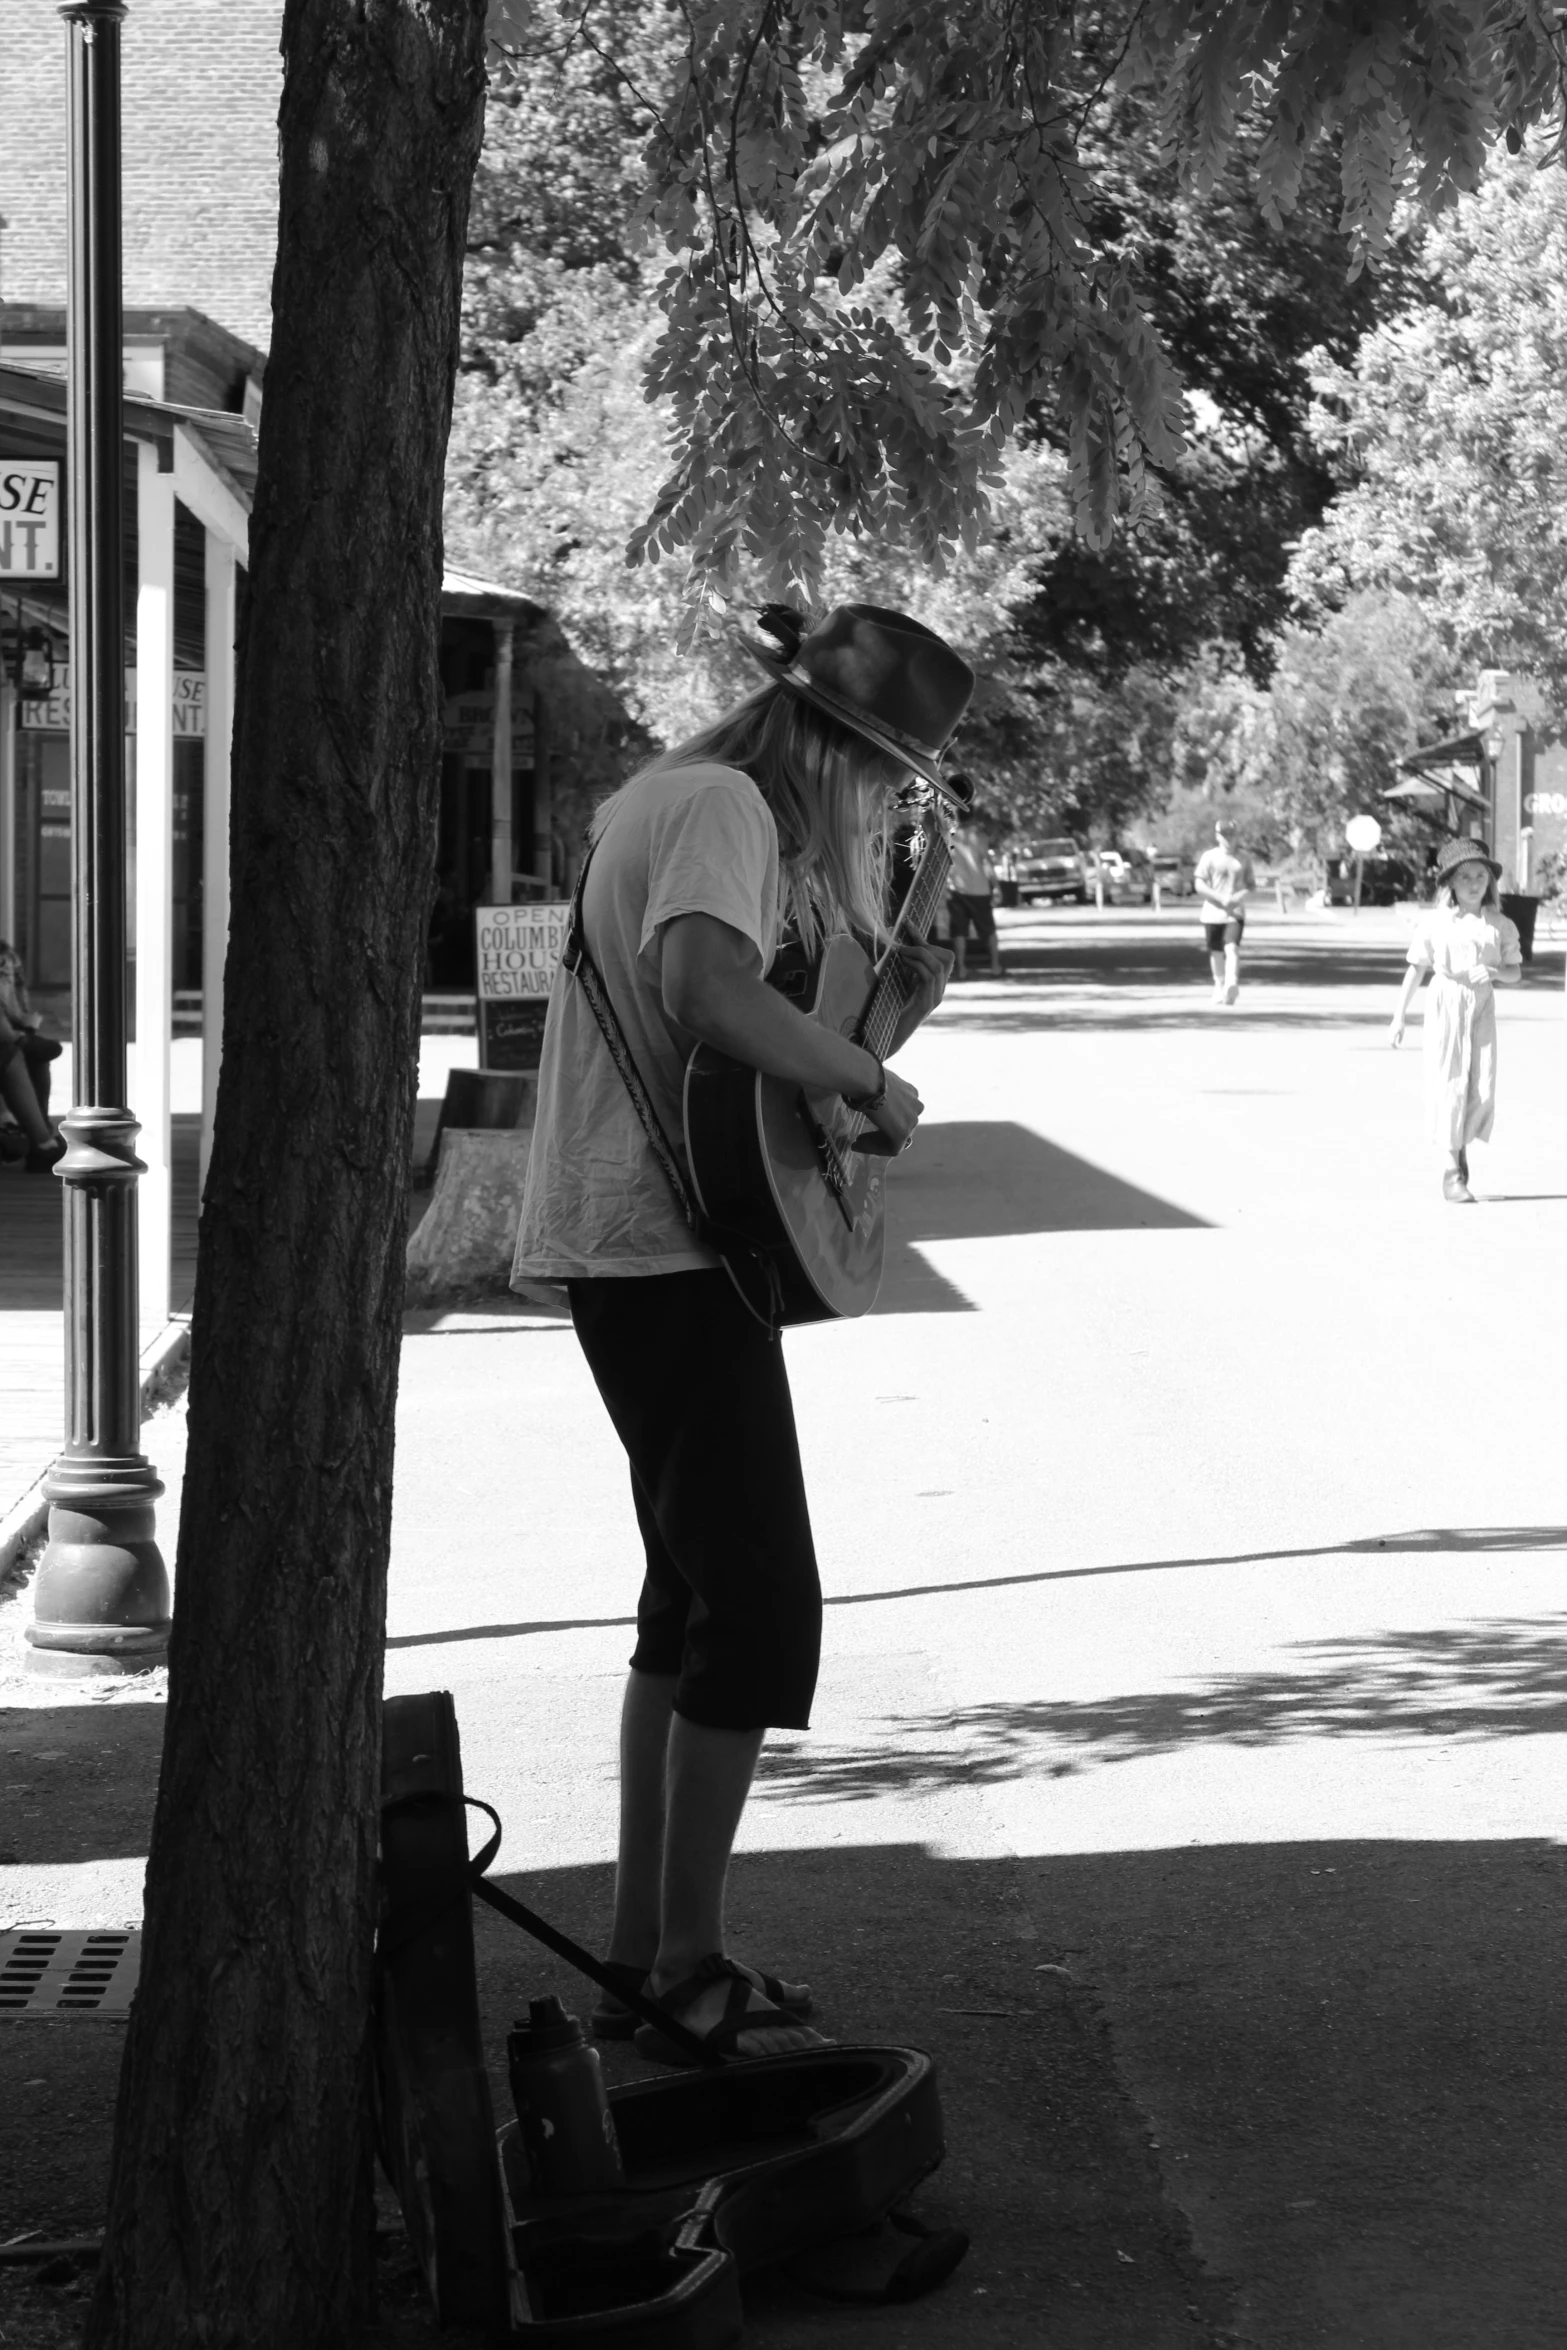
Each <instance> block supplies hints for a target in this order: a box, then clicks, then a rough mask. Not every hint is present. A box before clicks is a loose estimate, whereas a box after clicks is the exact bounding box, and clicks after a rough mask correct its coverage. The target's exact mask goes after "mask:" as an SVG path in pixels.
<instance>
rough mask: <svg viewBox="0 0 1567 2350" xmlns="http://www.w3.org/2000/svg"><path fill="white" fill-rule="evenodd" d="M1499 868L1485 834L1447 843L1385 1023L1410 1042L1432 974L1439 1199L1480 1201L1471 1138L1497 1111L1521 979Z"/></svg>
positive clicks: (1432, 1090) (1429, 1065) (1429, 1098)
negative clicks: (1506, 1016)
mask: <svg viewBox="0 0 1567 2350" xmlns="http://www.w3.org/2000/svg"><path fill="white" fill-rule="evenodd" d="M1501 872H1502V868H1501V867H1500V865H1498V864H1497V863H1496V861H1495V859H1494V858H1493V857H1492V856H1491V855H1490V853H1489V851H1488V850H1487V848H1486V845H1485V843H1484V841H1480V840H1450V841H1447V842H1445V843H1444V845H1443V847H1442V850H1441V853H1440V855H1439V856H1438V858H1437V863H1436V885H1437V891H1436V896H1437V902H1436V904H1435V906H1433V907H1432V909H1431V911H1430V913H1428V914H1426V915H1424V916H1422V918H1421V920H1420V921H1419V923H1418V924H1417V925H1416V928H1415V934H1414V936H1413V938H1411V940H1410V942H1409V958H1408V964H1409V967H1408V969H1407V970H1406V971H1405V973H1404V983H1403V986H1402V987H1401V988H1400V990H1399V997H1398V1006H1397V1009H1396V1010H1395V1012H1394V1014H1393V1018H1392V1022H1391V1025H1390V1027H1389V1030H1388V1041H1389V1043H1390V1044H1392V1045H1394V1046H1395V1047H1396V1046H1398V1045H1401V1044H1402V1043H1403V1041H1404V1029H1405V1026H1406V1024H1407V1022H1408V1019H1409V1013H1410V1007H1411V1006H1412V1005H1413V1003H1414V1000H1415V993H1416V990H1417V989H1418V988H1419V986H1420V982H1421V980H1422V979H1423V978H1424V977H1425V975H1426V974H1427V973H1428V972H1429V973H1430V976H1431V986H1430V991H1429V993H1428V995H1427V997H1426V1011H1425V1020H1424V1031H1425V1033H1424V1037H1423V1043H1424V1048H1425V1080H1426V1116H1427V1120H1428V1123H1429V1127H1430V1133H1431V1139H1432V1141H1433V1142H1434V1143H1436V1144H1437V1145H1438V1146H1439V1148H1440V1149H1441V1151H1442V1152H1443V1155H1444V1157H1445V1160H1446V1165H1445V1167H1444V1169H1443V1173H1442V1197H1443V1198H1444V1199H1445V1200H1450V1201H1452V1202H1453V1204H1454V1205H1455V1206H1461V1207H1467V1206H1469V1205H1471V1204H1472V1203H1473V1200H1474V1193H1473V1192H1472V1191H1471V1190H1470V1188H1469V1145H1470V1144H1471V1143H1472V1142H1489V1140H1490V1138H1491V1128H1492V1125H1493V1124H1494V1122H1495V1117H1496V997H1495V990H1496V989H1497V988H1498V987H1514V986H1516V985H1517V984H1518V982H1519V981H1520V980H1521V979H1522V977H1523V951H1522V947H1521V945H1520V943H1519V938H1518V932H1517V928H1516V926H1515V925H1514V924H1513V923H1511V922H1509V921H1508V919H1507V916H1506V915H1505V914H1504V913H1502V912H1501V910H1500V908H1499V906H1498V904H1497V898H1496V885H1497V882H1498V881H1499V880H1500V878H1501Z"/></svg>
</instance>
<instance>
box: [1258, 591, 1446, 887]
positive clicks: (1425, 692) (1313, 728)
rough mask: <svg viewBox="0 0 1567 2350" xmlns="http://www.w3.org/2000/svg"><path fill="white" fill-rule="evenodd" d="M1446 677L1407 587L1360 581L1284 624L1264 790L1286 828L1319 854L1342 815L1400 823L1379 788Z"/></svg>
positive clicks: (1434, 636)
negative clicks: (1384, 590)
mask: <svg viewBox="0 0 1567 2350" xmlns="http://www.w3.org/2000/svg"><path fill="white" fill-rule="evenodd" d="M1453 682H1454V681H1453V669H1452V656H1451V654H1450V652H1449V651H1448V649H1447V647H1446V646H1445V645H1444V643H1443V641H1442V638H1441V636H1440V634H1439V633H1438V631H1437V629H1436V628H1435V627H1434V626H1433V624H1432V622H1431V619H1430V617H1429V615H1428V614H1427V613H1426V612H1425V610H1424V609H1423V607H1422V606H1420V605H1419V604H1417V603H1415V602H1414V601H1412V600H1411V599H1410V598H1408V597H1400V596H1391V595H1385V594H1379V593H1373V592H1369V591H1362V592H1361V593H1359V594H1357V595H1354V596H1352V597H1350V599H1349V601H1348V602H1347V603H1346V604H1345V605H1344V606H1343V608H1342V610H1340V611H1338V612H1335V613H1332V614H1330V615H1329V616H1328V617H1327V618H1326V619H1325V620H1324V621H1323V622H1322V623H1321V624H1320V625H1319V626H1316V627H1297V628H1290V629H1286V630H1285V631H1284V634H1283V636H1282V637H1281V639H1280V642H1279V656H1278V662H1277V666H1276V668H1275V670H1274V674H1273V680H1272V685H1271V688H1270V691H1269V696H1268V699H1269V704H1270V709H1271V718H1272V730H1273V737H1274V745H1275V751H1274V762H1275V763H1274V767H1273V774H1272V796H1273V801H1274V805H1275V807H1276V808H1277V810H1278V813H1279V816H1280V817H1281V819H1282V820H1283V822H1284V823H1285V824H1286V825H1287V826H1288V827H1289V828H1290V831H1291V833H1292V836H1293V837H1294V838H1295V839H1296V840H1298V841H1300V842H1302V843H1304V844H1306V845H1309V846H1310V847H1312V848H1314V849H1316V850H1317V851H1318V852H1319V853H1322V854H1327V853H1329V852H1331V851H1334V850H1337V849H1339V848H1341V847H1342V845H1343V827H1344V823H1345V821H1346V819H1347V818H1348V817H1350V816H1354V815H1374V816H1376V817H1378V818H1379V819H1380V820H1381V821H1382V823H1383V824H1384V825H1386V826H1388V827H1390V828H1392V829H1394V830H1397V831H1400V832H1402V831H1403V830H1404V829H1405V827H1406V824H1407V820H1406V819H1402V818H1401V817H1400V816H1399V814H1398V812H1397V807H1396V803H1394V806H1393V807H1392V808H1390V807H1389V805H1388V803H1387V802H1386V800H1385V799H1384V797H1383V795H1384V793H1385V792H1387V791H1388V789H1389V788H1390V787H1391V786H1392V785H1393V784H1395V783H1397V782H1398V780H1399V767H1398V763H1399V760H1400V759H1401V758H1403V757H1404V755H1405V754H1406V753H1407V752H1409V751H1412V750H1413V749H1414V748H1415V745H1416V744H1417V743H1418V742H1419V741H1420V740H1421V739H1422V737H1424V738H1425V739H1427V740H1429V733H1428V729H1429V727H1430V724H1431V718H1432V713H1433V712H1434V711H1435V710H1437V709H1438V708H1439V707H1440V706H1441V705H1442V703H1443V702H1444V700H1446V701H1447V702H1448V703H1449V706H1450V701H1451V688H1452V684H1453Z"/></svg>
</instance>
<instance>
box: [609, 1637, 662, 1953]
mask: <svg viewBox="0 0 1567 2350" xmlns="http://www.w3.org/2000/svg"><path fill="white" fill-rule="evenodd" d="M676 1686H677V1684H676V1679H675V1676H674V1674H673V1673H669V1674H664V1673H639V1672H637V1671H636V1670H635V1669H633V1670H632V1671H631V1672H630V1673H628V1674H627V1676H626V1694H625V1697H624V1699H623V1700H622V1702H621V1708H620V1857H619V1861H618V1863H617V1865H616V1869H615V1923H614V1926H613V1929H612V1931H611V1934H610V1941H609V1955H610V1957H611V1958H612V1959H614V1960H615V1961H616V1963H617V1964H618V1965H621V1966H637V1967H642V1968H644V1969H646V1968H649V1967H651V1966H652V1964H653V1960H654V1957H655V1956H656V1954H657V1951H658V1926H659V1911H660V1905H661V1903H662V1899H663V1882H664V1773H665V1769H666V1766H667V1759H668V1754H669V1725H670V1722H671V1719H672V1718H673V1709H674V1702H675V1689H676Z"/></svg>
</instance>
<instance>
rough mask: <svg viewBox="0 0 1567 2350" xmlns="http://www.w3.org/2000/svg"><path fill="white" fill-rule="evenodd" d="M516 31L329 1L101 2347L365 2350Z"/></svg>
mask: <svg viewBox="0 0 1567 2350" xmlns="http://www.w3.org/2000/svg"><path fill="white" fill-rule="evenodd" d="M484 19H485V6H484V0H287V5H286V6H285V8H284V12H283V52H284V60H285V80H284V95H283V101H282V111H281V213H280V224H279V251H278V267H277V276H276V279H275V281H274V286H273V303H274V312H275V333H274V340H273V345H272V353H271V358H270V362H269V365H268V369H267V383H266V401H265V409H264V413H263V419H262V426H261V453H260V479H259V482H258V485H257V493H256V507H255V515H254V519H253V524H252V531H251V598H250V615H249V626H248V632H247V641H246V643H245V646H244V649H243V658H242V665H241V675H240V681H239V692H238V708H237V716H236V736H235V766H234V814H235V832H234V851H233V855H234V864H233V925H232V933H231V939H230V947H229V961H228V979H227V987H226V991H225V993H226V1004H227V1014H226V1019H225V1024H224V1036H223V1077H222V1084H221V1088H220V1091H219V1095H218V1105H217V1121H216V1135H215V1142H214V1150H213V1159H212V1171H211V1176H210V1179H209V1182H208V1186H207V1193H206V1206H205V1210H204V1213H203V1217H202V1224H201V1245H200V1259H199V1266H198V1272H197V1281H196V1306H195V1322H194V1330H193V1358H192V1371H191V1404H190V1454H189V1465H188V1468H187V1472H186V1481H185V1502H184V1512H183V1517H182V1520H181V1525H180V1539H179V1551H178V1570H177V1594H178V1597H177V1606H176V1612H175V1624H174V1634H173V1643H172V1648H171V1653H170V1660H169V1711H168V1726H167V1734H166V1744H165V1751H164V1760H163V1772H162V1778H161V1780H160V1784H159V1790H158V1805H157V1814H156V1820H155V1824H154V1829H153V1840H152V1850H151V1860H150V1864H149V1868H148V1874H147V1906H146V1941H145V1949H144V1958H143V1971H142V1979H141V1989H140V1991H139V1993H138V1996H137V2000H136V2007H135V2013H134V2016H133V2019H132V2023H131V2028H130V2033H129V2038H128V2043H127V2048H126V2054H125V2064H124V2070H123V2074H122V2078H121V2086H120V2098H119V2107H118V2112H117V2116H116V2123H115V2148H114V2164H113V2176H112V2181H111V2188H110V2208H109V2231H108V2241H107V2245H106V2248H105V2254H104V2259H103V2264H102V2268H101V2270H100V2274H99V2282H98V2289H97V2293H96V2297H95V2299H94V2302H93V2305H92V2311H91V2316H90V2319H89V2324H88V2332H87V2340H88V2343H89V2344H90V2345H91V2346H92V2350H110V2346H111V2345H112V2346H113V2350H187V2346H189V2350H196V2346H197V2345H198V2344H199V2345H200V2346H201V2350H230V2346H233V2350H240V2346H241V2345H244V2346H247V2350H263V2346H264V2350H283V2346H284V2345H287V2350H313V2346H315V2345H326V2344H337V2343H342V2342H345V2341H347V2340H348V2339H349V2338H350V2337H351V2335H352V2332H353V2330H354V2327H355V2324H356V2321H357V2319H358V2317H359V2316H360V2315H361V2314H362V2312H363V2309H364V2306H365V2301H366V2297H367V2291H368V2285H369V2277H370V2258H371V2237H370V2229H369V2225H368V2220H369V2190H370V2156H369V2145H368V2132H367V2128H366V2117H367V2085H368V2062H367V2046H368V2010H369V1996H370V1961H371V1938H372V1925H373V1914H372V1900H373V1883H374V1863H375V1841H376V1793H377V1780H378V1769H379V1753H380V1701H381V1662H382V1639H383V1630H384V1615H385V1590H386V1558H387V1546H388V1537H389V1531H390V1521H391V1500H392V1416H393V1404H394V1400H395V1394H396V1384H397V1357H398V1342H399V1335H400V1327H401V1322H400V1317H401V1304H402V1289H403V1247H404V1233H405V1197H404V1194H405V1186H406V1179H407V1170H408V1162H409V1153H410V1127H411V1119H412V1113H413V1100H414V1090H415V1069H416V1056H417V1048H418V1008H419V983H420V971H421V964H422V956H423V947H424V930H425V923H426V918H427V910H428V906H429V898H430V886H431V878H432V869H433V859H434V840H435V810H436V794H437V789H438V776H439V751H440V706H439V688H438V678H437V667H436V655H437V642H438V633H439V595H440V580H441V523H440V516H441V476H442V467H443V461H444V457H445V450H446V436H447V427H448V424H449V421H450V415H451V398H452V383H453V376H454V372H455V367H456V359H457V337H458V310H459V298H460V287H461V274H462V255H463V245H464V239H465V234H466V227H467V213H468V196H469V188H470V184H471V180H472V174H473V169H474V164H475V161H476V158H477V154H478V147H479V138H480V132H481V128H482V122H483V107H484Z"/></svg>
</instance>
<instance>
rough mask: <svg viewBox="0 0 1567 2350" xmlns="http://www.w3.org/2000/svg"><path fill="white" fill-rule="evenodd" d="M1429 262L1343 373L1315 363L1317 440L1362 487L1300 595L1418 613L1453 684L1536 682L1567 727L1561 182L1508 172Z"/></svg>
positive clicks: (1310, 541)
mask: <svg viewBox="0 0 1567 2350" xmlns="http://www.w3.org/2000/svg"><path fill="white" fill-rule="evenodd" d="M1425 263H1426V270H1427V278H1428V282H1427V286H1426V290H1425V292H1424V295H1423V297H1422V298H1421V299H1418V300H1412V301H1410V302H1409V303H1407V304H1406V305H1405V306H1403V307H1402V308H1400V309H1399V310H1398V311H1397V312H1396V313H1395V315H1393V316H1392V317H1391V318H1389V319H1387V320H1385V321H1384V322H1383V323H1382V324H1381V325H1380V326H1378V327H1377V328H1376V329H1375V331H1374V332H1372V333H1371V334H1369V335H1367V336H1366V338H1365V339H1364V341H1363V342H1362V344H1361V346H1360V348H1359V350H1358V352H1357V353H1356V355H1355V357H1354V359H1353V361H1352V362H1351V363H1349V364H1339V363H1335V362H1333V361H1331V360H1330V359H1329V358H1328V356H1327V354H1325V353H1324V354H1322V355H1321V357H1320V360H1319V364H1318V366H1317V370H1316V386H1317V393H1318V405H1317V408H1316V411H1315V416H1314V420H1313V423H1314V431H1315V433H1316V437H1317V439H1318V442H1319V445H1320V446H1321V447H1322V448H1323V450H1324V452H1325V453H1326V454H1327V456H1328V457H1329V459H1330V461H1331V462H1333V463H1334V464H1336V465H1338V466H1339V467H1340V468H1341V469H1342V470H1343V471H1344V472H1345V473H1346V474H1347V475H1348V476H1349V477H1350V479H1351V480H1352V481H1353V486H1352V487H1349V488H1347V489H1346V490H1345V492H1344V493H1343V494H1342V495H1341V496H1340V497H1339V498H1337V499H1336V500H1335V501H1334V503H1333V504H1332V505H1331V506H1330V507H1329V509H1328V510H1327V513H1326V515H1325V516H1324V518H1323V522H1322V526H1321V528H1320V529H1318V530H1315V531H1313V532H1311V533H1309V534H1308V535H1307V536H1306V537H1305V538H1304V539H1303V540H1302V542H1301V545H1300V547H1299V550H1298V552H1297V554H1296V557H1295V562H1294V565H1293V570H1292V584H1293V587H1294V589H1295V592H1296V594H1297V595H1298V596H1299V598H1300V600H1301V603H1302V605H1303V606H1304V608H1305V609H1306V610H1308V611H1313V612H1317V613H1319V614H1320V613H1323V612H1331V611H1333V610H1334V609H1335V608H1336V607H1337V606H1339V605H1340V604H1342V603H1343V602H1344V600H1345V598H1346V597H1347V596H1353V595H1355V594H1356V593H1357V592H1361V591H1368V590H1371V591H1377V592H1380V593H1382V594H1388V593H1390V592H1391V593H1393V594H1398V595H1403V596H1408V597H1411V598H1413V599H1414V600H1415V601H1416V602H1418V604H1419V605H1420V606H1421V608H1422V609H1423V611H1424V612H1425V613H1426V615H1427V616H1428V620H1429V623H1430V625H1431V626H1432V628H1433V629H1434V630H1436V631H1437V632H1439V633H1440V635H1441V637H1442V639H1443V641H1444V642H1445V644H1446V645H1447V647H1448V649H1449V653H1450V656H1451V658H1452V660H1453V662H1454V665H1455V668H1456V669H1457V670H1459V671H1467V672H1468V673H1469V674H1471V675H1472V674H1473V673H1474V671H1476V670H1478V669H1483V668H1504V669H1508V668H1517V669H1527V670H1528V671H1530V672H1531V673H1532V674H1533V676H1534V677H1535V678H1536V679H1537V680H1538V681H1539V682H1540V683H1541V684H1542V685H1543V686H1544V687H1545V688H1546V690H1547V692H1548V693H1549V695H1550V697H1551V700H1552V702H1553V703H1554V705H1555V707H1556V708H1557V709H1558V710H1567V460H1564V456H1563V452H1564V450H1567V178H1564V177H1563V175H1562V173H1561V172H1559V171H1555V170H1546V171H1541V170H1539V169H1537V168H1536V167H1535V165H1534V164H1533V162H1532V161H1530V160H1526V159H1523V158H1520V159H1517V160H1514V161H1508V160H1507V159H1505V158H1499V159H1498V160H1497V162H1496V163H1495V164H1494V165H1493V166H1492V168H1491V170H1490V171H1489V172H1488V174H1487V176H1486V179H1485V182H1484V184H1483V186H1482V188H1481V190H1480V193H1479V195H1478V196H1477V198H1476V199H1475V200H1474V201H1473V202H1472V203H1469V204H1465V205H1464V206H1463V207H1462V208H1461V209H1460V210H1458V211H1457V212H1455V213H1453V214H1452V215H1450V216H1449V218H1447V219H1446V220H1444V221H1442V222H1440V223H1439V224H1438V225H1437V227H1435V228H1434V229H1433V230H1431V231H1430V232H1429V233H1428V235H1427V238H1426V241H1425Z"/></svg>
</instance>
